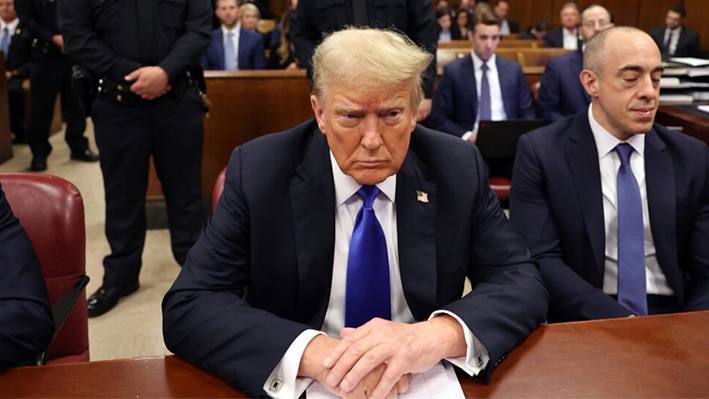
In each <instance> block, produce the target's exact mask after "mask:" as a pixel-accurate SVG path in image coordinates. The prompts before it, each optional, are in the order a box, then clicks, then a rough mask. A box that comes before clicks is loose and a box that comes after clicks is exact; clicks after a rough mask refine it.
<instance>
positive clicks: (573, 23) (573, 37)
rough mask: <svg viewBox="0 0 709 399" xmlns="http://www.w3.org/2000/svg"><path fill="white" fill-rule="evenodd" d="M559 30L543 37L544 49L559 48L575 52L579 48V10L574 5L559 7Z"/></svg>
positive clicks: (567, 4)
mask: <svg viewBox="0 0 709 399" xmlns="http://www.w3.org/2000/svg"><path fill="white" fill-rule="evenodd" d="M560 15H561V28H559V29H555V30H553V31H551V32H549V33H547V35H546V36H544V47H559V48H565V49H567V50H576V49H577V48H579V47H581V38H579V30H578V28H577V27H578V24H579V8H578V6H577V5H576V3H566V4H564V5H563V6H561V13H560Z"/></svg>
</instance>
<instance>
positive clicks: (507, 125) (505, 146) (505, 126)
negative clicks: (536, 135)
mask: <svg viewBox="0 0 709 399" xmlns="http://www.w3.org/2000/svg"><path fill="white" fill-rule="evenodd" d="M542 126H544V122H543V121H542V120H541V119H529V120H511V121H480V126H479V127H478V138H477V140H476V141H475V145H477V146H478V149H479V150H480V154H482V156H483V158H484V159H485V160H505V159H507V160H514V158H515V154H516V152H517V141H518V140H519V138H520V136H522V135H523V134H525V133H527V132H529V131H532V130H534V129H537V128H540V127H542Z"/></svg>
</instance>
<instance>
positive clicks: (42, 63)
mask: <svg viewBox="0 0 709 399" xmlns="http://www.w3.org/2000/svg"><path fill="white" fill-rule="evenodd" d="M72 63H73V62H72V60H71V58H69V56H67V55H63V54H59V55H44V54H38V52H37V51H35V52H33V54H32V63H31V65H30V98H31V103H32V105H31V107H30V108H31V115H30V126H29V129H28V130H27V142H28V143H29V145H30V149H31V150H32V156H34V157H36V158H46V157H47V156H49V153H50V152H52V146H51V145H50V144H49V129H50V128H51V125H52V116H53V114H54V103H55V101H56V98H57V94H59V93H61V102H62V109H63V110H64V112H65V116H66V124H67V126H66V137H65V140H66V142H67V144H69V148H71V150H72V152H83V151H84V150H86V149H87V148H89V142H88V140H86V137H84V130H85V129H86V119H85V118H84V117H83V115H82V114H81V110H80V109H79V103H78V100H77V98H76V94H74V91H73V90H72V88H71V66H72Z"/></svg>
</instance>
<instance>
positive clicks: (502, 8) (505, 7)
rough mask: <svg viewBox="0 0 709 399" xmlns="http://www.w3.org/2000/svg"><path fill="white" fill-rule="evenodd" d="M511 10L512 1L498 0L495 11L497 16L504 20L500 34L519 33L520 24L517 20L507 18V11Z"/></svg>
mask: <svg viewBox="0 0 709 399" xmlns="http://www.w3.org/2000/svg"><path fill="white" fill-rule="evenodd" d="M509 10H510V2H509V1H507V0H498V1H497V4H496V5H495V8H494V9H493V11H494V12H495V15H497V18H500V21H502V23H501V25H500V34H503V35H509V34H510V33H519V24H518V23H517V21H513V20H511V19H507V12H509Z"/></svg>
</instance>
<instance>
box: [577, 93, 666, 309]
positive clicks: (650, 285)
mask: <svg viewBox="0 0 709 399" xmlns="http://www.w3.org/2000/svg"><path fill="white" fill-rule="evenodd" d="M588 121H589V123H590V124H591V131H592V132H593V138H594V140H595V142H596V148H597V150H598V164H599V167H600V172H601V189H602V191H603V219H604V226H605V232H606V249H605V262H604V263H605V271H604V273H603V292H605V293H606V294H609V295H616V294H618V170H619V169H620V157H619V156H618V153H617V152H616V151H615V147H616V146H617V145H618V144H620V143H621V142H622V141H620V140H619V139H618V138H617V137H615V136H613V135H612V134H611V133H610V132H608V131H607V130H606V129H604V128H603V127H602V126H601V125H599V124H598V122H596V120H595V119H594V118H593V103H592V104H591V105H590V106H589V108H588ZM626 142H627V143H628V144H630V146H631V147H633V149H634V150H635V151H633V152H632V153H631V154H630V169H631V170H632V171H633V175H634V176H635V180H636V181H637V183H638V187H639V188H640V198H641V199H642V203H643V225H644V231H645V272H646V273H645V280H646V286H647V293H648V294H657V295H674V292H673V291H672V289H671V288H670V287H669V285H667V279H666V278H665V274H664V273H663V272H662V269H661V268H660V265H659V263H657V256H656V255H655V253H656V252H655V241H654V240H653V237H652V230H651V229H650V213H649V211H648V206H647V184H646V180H645V134H635V135H633V136H632V137H631V138H630V139H628V140H627V141H626Z"/></svg>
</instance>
